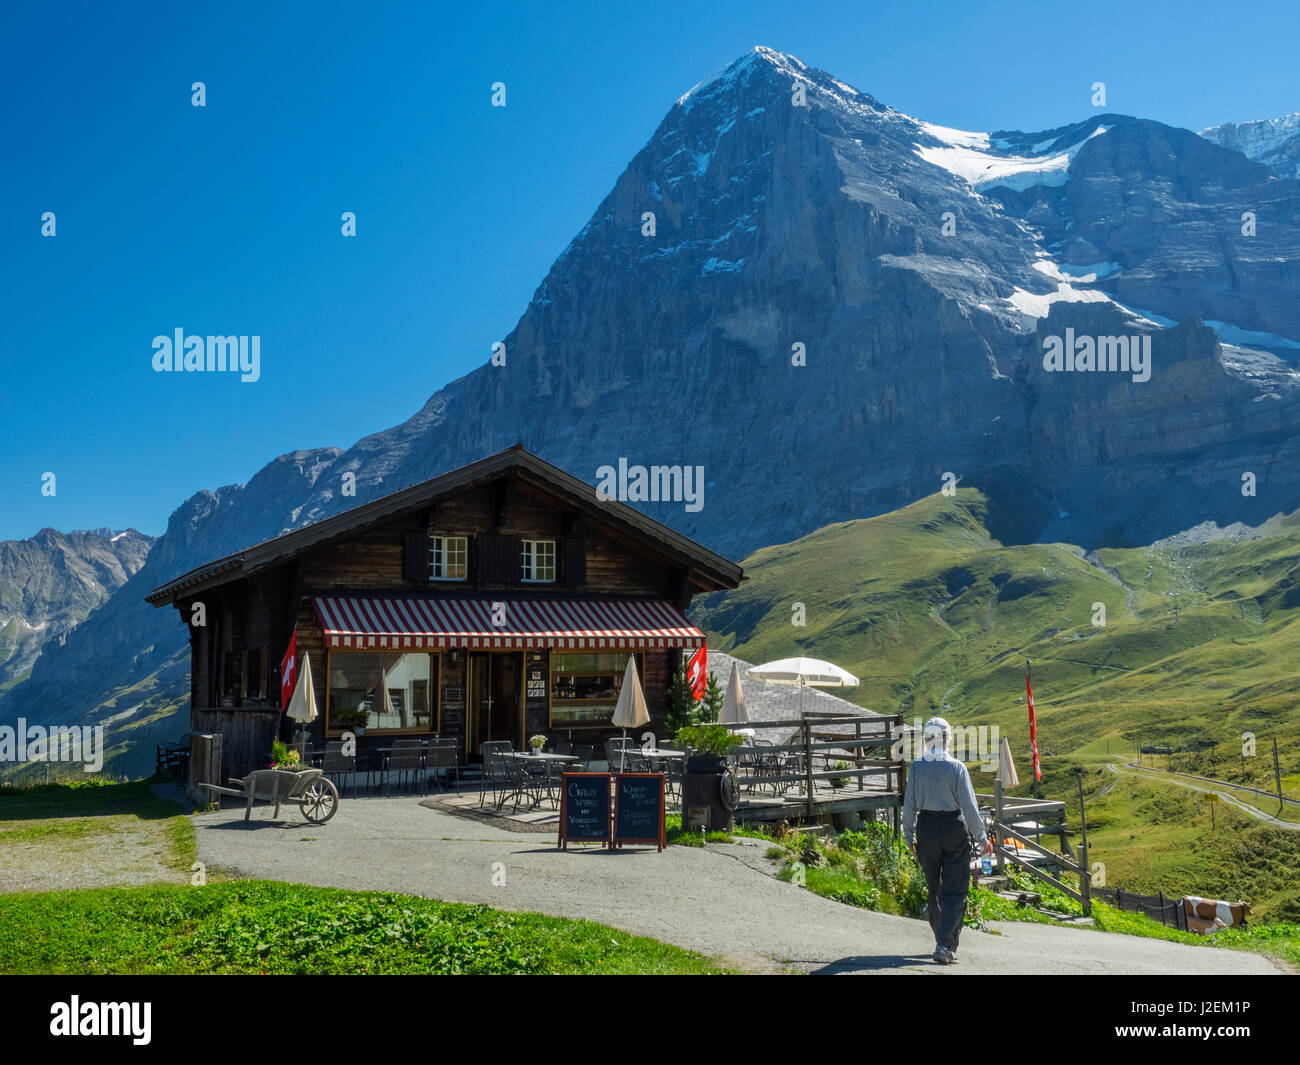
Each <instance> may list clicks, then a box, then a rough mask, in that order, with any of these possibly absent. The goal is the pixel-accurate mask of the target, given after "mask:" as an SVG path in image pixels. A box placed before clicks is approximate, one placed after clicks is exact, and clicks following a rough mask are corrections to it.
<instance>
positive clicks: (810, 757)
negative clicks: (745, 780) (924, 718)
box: [726, 712, 907, 817]
mask: <svg viewBox="0 0 1300 1065" xmlns="http://www.w3.org/2000/svg"><path fill="white" fill-rule="evenodd" d="M902 726H903V718H902V716H901V715H893V716H884V715H877V714H872V715H864V716H854V715H848V714H828V713H814V712H808V713H806V714H805V715H804V716H803V717H802V718H791V719H786V720H779V721H742V722H739V723H728V724H727V725H726V727H727V728H729V729H731V730H733V731H735V730H738V729H745V728H762V729H781V730H785V729H790V730H792V732H791V735H790V737H789V738H788V740H787V742H785V743H773V744H766V743H765V744H743V745H741V746H739V747H736V748H735V749H734V751H733V753H734V754H735V755H737V756H738V757H740V758H742V759H743V758H753V759H758V758H769V757H772V756H776V757H777V759H778V764H777V765H775V766H770V767H769V768H768V769H766V770H765V771H764V772H763V774H762V777H761V779H762V781H763V782H764V783H770V784H799V785H802V787H803V789H804V797H805V802H806V807H807V813H808V816H810V817H811V816H813V814H814V810H815V806H816V794H815V793H816V789H817V783H818V781H826V782H830V781H835V780H844V781H848V782H856V784H857V790H859V791H864V790H866V788H867V784H866V781H867V778H869V777H884V782H883V784H881V785H880V787H879V789H878V790H883V791H896V792H898V793H901V792H902V790H903V784H904V781H905V778H906V774H907V763H906V762H904V761H903V759H902V758H897V759H896V758H894V757H893V751H892V748H893V746H894V744H895V743H896V742H897V741H898V739H899V737H900V735H901V729H902ZM828 729H830V730H832V731H829V732H828V731H826V730H828ZM882 749H883V751H884V754H885V757H879V756H877V752H879V751H881V750H882ZM782 755H786V756H793V757H790V758H784V759H783V758H781V756H782ZM832 755H834V757H833V756H832ZM819 758H820V760H821V763H822V767H821V768H820V769H818V768H816V761H817V759H819ZM832 761H837V762H838V761H843V762H848V763H849V768H847V769H833V768H831V766H830V763H831V762H832ZM895 775H896V776H897V780H895V779H894V778H895ZM873 790H877V789H873Z"/></svg>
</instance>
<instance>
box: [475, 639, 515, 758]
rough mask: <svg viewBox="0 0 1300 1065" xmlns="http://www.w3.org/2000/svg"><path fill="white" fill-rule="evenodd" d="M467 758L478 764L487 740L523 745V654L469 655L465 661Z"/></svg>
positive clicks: (492, 653)
mask: <svg viewBox="0 0 1300 1065" xmlns="http://www.w3.org/2000/svg"><path fill="white" fill-rule="evenodd" d="M466 665H467V666H468V669H469V676H468V680H467V688H468V696H469V699H468V703H467V706H466V710H467V713H468V715H469V756H470V757H471V758H473V759H475V760H478V759H479V758H480V757H481V756H482V752H481V747H482V745H483V744H484V743H485V742H486V741H488V740H509V741H510V742H511V743H513V744H514V745H515V750H521V749H522V747H523V742H524V731H523V730H524V717H523V709H524V708H523V702H524V654H523V652H522V651H471V652H469V655H468V658H467V660H466Z"/></svg>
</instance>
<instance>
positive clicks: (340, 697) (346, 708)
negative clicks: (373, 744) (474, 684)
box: [326, 651, 438, 732]
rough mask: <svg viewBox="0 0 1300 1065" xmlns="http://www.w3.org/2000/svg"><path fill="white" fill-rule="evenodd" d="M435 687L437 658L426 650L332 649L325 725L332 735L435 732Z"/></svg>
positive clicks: (436, 685)
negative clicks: (354, 730)
mask: <svg viewBox="0 0 1300 1065" xmlns="http://www.w3.org/2000/svg"><path fill="white" fill-rule="evenodd" d="M437 688H438V660H437V656H436V655H432V654H429V653H428V652H425V651H418V652H415V653H411V654H400V653H388V652H369V651H352V652H349V651H331V652H330V657H329V705H328V710H327V713H328V715H329V716H328V719H327V721H326V727H327V729H328V730H329V731H332V732H333V731H338V730H340V729H352V728H357V727H364V728H366V729H367V730H374V731H375V732H410V731H428V730H432V729H435V728H437V715H436V710H435V706H434V699H435V693H436V692H437ZM363 715H364V716H363Z"/></svg>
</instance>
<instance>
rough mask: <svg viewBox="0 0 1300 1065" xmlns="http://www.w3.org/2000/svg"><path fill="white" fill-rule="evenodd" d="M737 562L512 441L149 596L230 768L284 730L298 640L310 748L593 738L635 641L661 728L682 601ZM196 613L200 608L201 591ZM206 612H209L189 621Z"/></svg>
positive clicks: (230, 771) (195, 708)
mask: <svg viewBox="0 0 1300 1065" xmlns="http://www.w3.org/2000/svg"><path fill="white" fill-rule="evenodd" d="M741 577H742V574H741V570H740V567H739V566H737V565H735V564H734V563H732V562H729V561H728V560H727V559H725V558H722V557H721V556H719V555H716V554H714V553H713V552H711V551H708V550H706V549H705V548H703V547H701V546H700V545H699V544H697V543H695V542H694V541H692V540H690V539H688V538H686V537H684V536H681V535H679V534H677V533H675V532H673V531H672V530H671V529H669V528H668V527H667V526H665V525H662V524H661V523H659V522H657V521H654V520H652V519H650V518H647V517H646V516H645V515H643V514H641V513H639V512H638V511H636V510H634V509H632V508H631V507H629V506H626V505H625V504H623V503H619V502H616V501H612V500H603V499H600V498H598V496H597V493H596V491H595V489H594V488H593V487H592V486H591V485H589V484H586V483H584V482H583V481H580V480H579V479H577V478H576V477H573V476H571V475H570V474H568V473H565V472H564V471H563V470H560V469H558V468H557V467H555V466H552V465H550V464H549V463H547V462H544V461H542V460H541V459H539V458H538V457H537V456H535V455H532V454H530V453H529V452H527V451H525V450H524V449H523V448H522V447H521V446H519V445H516V446H515V447H513V448H510V449H509V450H507V451H503V452H501V453H499V454H496V455H492V456H490V457H488V458H485V459H482V460H480V461H478V462H474V463H471V464H470V465H468V466H464V467H462V468H460V469H458V470H453V471H452V472H450V473H446V474H443V475H442V476H439V477H434V478H433V479H431V480H428V481H424V482H423V483H421V484H416V485H413V486H411V487H409V488H404V489H402V490H401V491H399V492H394V493H392V494H391V495H387V496H384V497H382V498H380V499H376V500H372V501H371V502H368V503H364V504H361V505H360V506H356V507H353V508H352V509H351V510H347V511H344V512H343V513H341V514H337V515H335V516H333V517H330V518H326V519H324V520H322V521H318V522H316V523H314V524H312V525H308V526H305V527H303V528H300V529H295V530H293V531H292V532H287V533H284V534H283V535H280V536H277V537H275V538H274V539H271V540H267V541H265V542H263V543H260V544H257V545H255V546H253V547H249V548H246V549H244V550H242V551H238V552H236V553H234V554H231V555H227V556H226V557H224V558H220V559H217V560H215V561H213V562H209V563H207V564H206V565H203V566H199V567H197V568H196V569H193V570H191V571H190V572H188V573H185V574H182V575H181V576H179V577H177V578H176V579H175V580H172V581H170V582H169V583H167V584H164V585H162V586H161V587H159V588H157V589H155V590H154V591H153V592H151V593H150V594H149V596H148V597H147V598H148V601H149V602H151V603H153V604H154V605H155V606H167V605H171V606H174V607H176V609H177V610H178V611H179V613H180V616H181V619H182V621H183V623H184V624H186V625H187V627H188V628H189V633H190V707H191V709H190V717H191V727H192V728H193V730H194V731H196V732H215V733H221V735H222V751H223V763H224V765H223V769H222V772H223V773H224V774H225V775H229V776H241V775H243V774H244V773H245V772H247V771H248V770H250V769H253V768H258V767H262V766H264V765H265V764H266V763H267V760H268V758H269V754H270V749H271V741H272V739H274V738H275V737H276V736H279V735H280V734H281V731H282V728H283V727H284V724H283V723H284V719H283V715H282V713H281V710H280V678H279V670H280V663H281V660H282V658H283V657H284V653H285V650H286V649H287V647H288V645H289V640H290V637H291V635H292V634H293V632H294V631H295V629H296V630H297V649H298V656H299V659H300V660H301V658H302V656H303V655H305V654H306V655H310V659H311V669H312V680H313V683H314V686H315V690H316V698H317V706H318V710H319V712H320V716H319V717H318V718H317V719H316V721H314V722H313V723H312V724H311V725H310V726H309V727H308V731H309V733H310V735H311V738H312V740H313V742H314V743H315V744H316V745H317V746H318V747H321V746H323V745H324V742H325V741H326V740H327V739H335V738H338V737H340V736H341V735H342V734H343V732H344V731H352V732H354V733H359V732H360V730H361V729H364V734H363V735H360V736H359V738H358V747H359V748H360V749H364V748H365V747H366V746H368V745H370V746H382V745H385V744H386V743H391V739H392V737H394V736H399V735H401V736H408V735H409V736H429V735H434V734H437V735H441V736H444V737H445V736H454V737H456V738H458V739H459V740H460V741H461V742H462V743H463V745H464V746H463V750H462V754H463V757H464V758H465V760H467V761H474V760H476V759H477V758H478V757H479V747H480V744H482V743H483V741H485V740H502V739H505V740H511V741H512V742H513V743H514V744H515V746H516V749H522V748H523V746H524V745H525V744H526V742H527V739H528V737H530V736H533V735H536V734H538V733H544V734H546V735H547V736H548V737H551V738H552V739H554V738H571V739H572V740H573V741H574V742H575V743H600V742H602V741H604V740H605V739H607V738H609V737H610V736H612V735H615V734H616V731H617V730H615V729H613V728H612V726H611V725H610V716H611V715H612V713H613V710H614V705H615V702H616V700H617V698H618V689H619V686H620V684H621V682H622V678H623V671H624V668H625V666H626V663H627V659H628V656H629V655H635V656H636V659H637V672H638V674H639V676H640V677H641V681H642V685H643V687H644V689H645V696H646V702H647V704H648V707H649V710H650V713H651V715H652V717H651V723H650V725H649V726H647V727H648V729H649V730H651V731H662V728H663V718H664V714H665V712H666V709H667V686H668V683H669V680H670V678H671V675H672V672H673V671H674V670H675V669H676V668H678V666H679V664H680V663H681V661H682V655H683V652H685V653H687V654H689V653H690V652H691V651H692V650H693V649H695V648H697V647H699V646H700V645H701V644H702V643H703V641H704V637H703V635H702V633H700V631H699V630H698V629H696V628H695V627H694V626H693V625H691V623H690V622H689V621H688V620H687V619H686V617H685V614H684V611H685V610H686V608H687V607H688V606H689V605H690V602H691V598H692V597H693V596H694V595H695V594H696V593H697V592H703V591H713V590H716V589H722V588H735V587H736V586H737V585H738V584H739V582H740V580H741ZM200 603H201V604H203V610H202V611H198V612H196V611H195V606H196V604H200ZM202 614H205V615H206V616H205V617H203V618H202V620H203V622H204V623H203V624H194V623H193V622H194V621H195V620H196V619H197V618H199V617H200V615H202Z"/></svg>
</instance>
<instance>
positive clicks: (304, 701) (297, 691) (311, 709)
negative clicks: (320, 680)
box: [285, 654, 316, 749]
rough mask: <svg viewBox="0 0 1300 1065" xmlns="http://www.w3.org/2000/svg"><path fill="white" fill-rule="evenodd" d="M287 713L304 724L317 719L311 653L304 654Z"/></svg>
mask: <svg viewBox="0 0 1300 1065" xmlns="http://www.w3.org/2000/svg"><path fill="white" fill-rule="evenodd" d="M285 714H286V715H287V716H288V717H289V718H290V719H292V720H294V721H300V722H302V723H303V724H304V725H306V724H307V723H309V722H311V721H315V720H316V689H315V687H314V686H313V685H312V679H311V655H309V654H304V655H303V656H302V668H301V669H300V670H299V671H298V683H297V685H296V686H295V687H294V689H293V697H292V698H291V699H290V700H289V706H288V708H287V709H286V710H285ZM303 742H304V743H305V742H306V741H305V740H304V741H303ZM304 749H305V748H304Z"/></svg>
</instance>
